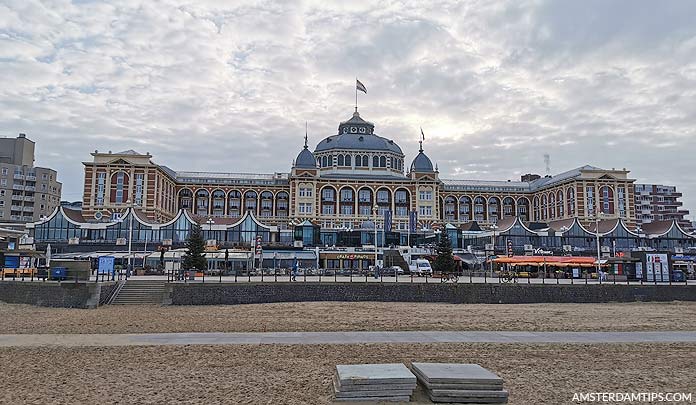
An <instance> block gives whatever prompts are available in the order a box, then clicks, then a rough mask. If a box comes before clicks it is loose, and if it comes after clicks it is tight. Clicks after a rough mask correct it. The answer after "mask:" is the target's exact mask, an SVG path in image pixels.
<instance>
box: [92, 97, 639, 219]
mask: <svg viewBox="0 0 696 405" xmlns="http://www.w3.org/2000/svg"><path fill="white" fill-rule="evenodd" d="M92 156H93V160H92V161H89V162H84V167H85V179H84V197H83V201H82V219H84V220H85V221H89V222H92V221H94V222H105V221H108V220H110V219H112V218H113V217H114V216H118V215H119V213H123V212H125V211H126V209H127V207H128V206H129V201H130V202H131V203H132V204H134V205H135V206H136V207H137V208H138V209H139V211H140V215H141V216H142V217H143V219H146V220H148V221H151V222H154V223H157V222H159V223H162V222H166V221H169V220H171V219H173V218H174V217H175V216H176V215H177V213H178V212H179V210H182V209H184V210H187V211H188V212H189V213H191V214H193V217H199V218H201V219H202V220H201V221H200V222H202V223H205V222H206V221H210V220H209V218H213V220H212V221H210V222H211V223H212V222H213V221H214V222H215V223H216V224H221V223H225V222H227V223H233V222H234V221H237V220H238V219H239V218H241V217H243V216H244V215H245V213H246V212H248V211H249V212H251V213H253V214H254V216H255V217H256V218H257V219H258V221H260V222H262V223H263V224H265V225H268V226H272V227H275V228H276V229H287V228H288V227H289V226H291V224H292V223H295V224H297V223H302V222H304V221H306V220H308V221H310V222H311V223H313V224H316V225H319V226H320V227H321V229H322V230H324V229H361V228H363V225H364V224H365V223H367V222H368V221H373V220H374V218H378V221H381V220H382V218H384V213H385V211H389V212H390V213H391V217H392V224H393V225H392V229H393V230H394V231H398V232H404V233H405V232H407V230H408V228H409V215H410V214H409V213H410V212H412V211H415V212H416V213H417V228H418V229H419V230H432V229H437V228H438V227H444V226H446V225H448V224H449V226H455V227H457V228H461V227H466V225H467V224H469V223H472V222H474V221H475V222H476V223H477V224H478V225H480V226H481V227H482V228H484V229H486V228H491V227H492V226H493V225H494V224H496V223H497V222H498V221H501V220H503V219H505V218H506V217H507V218H510V217H515V216H516V217H518V218H519V219H520V220H521V221H522V222H524V223H534V222H542V223H547V222H552V221H556V220H563V219H571V218H578V221H579V222H580V223H581V224H584V225H589V224H590V223H592V222H593V221H594V218H595V216H596V215H598V214H600V215H601V216H602V218H603V219H605V220H606V219H621V220H622V221H623V222H624V224H625V225H626V226H627V227H633V226H635V225H636V212H635V201H636V199H635V198H634V184H633V183H634V179H631V178H630V177H629V176H628V173H629V172H628V171H627V170H625V169H622V170H614V169H611V170H607V169H601V168H597V167H593V166H583V167H579V168H576V169H573V170H570V171H567V172H564V173H561V174H558V175H555V176H545V177H540V176H537V175H525V176H522V178H521V179H520V181H481V180H464V179H443V178H440V175H439V172H438V169H437V167H435V166H433V163H432V161H431V160H430V158H429V157H428V156H427V154H426V152H425V151H424V150H423V145H422V142H421V147H420V151H419V153H418V155H416V156H415V158H414V159H413V160H411V161H408V160H407V158H406V156H405V155H404V153H403V152H402V150H401V148H400V147H399V145H398V144H397V143H396V142H394V141H393V140H391V139H389V138H386V137H382V136H379V135H377V133H376V132H375V125H374V124H373V123H371V122H369V121H366V120H364V119H363V118H362V117H361V116H360V114H359V113H358V112H357V109H356V112H355V113H353V116H352V117H350V119H348V120H347V121H344V122H341V123H340V124H339V125H338V130H337V132H336V134H334V135H330V136H327V137H326V138H324V139H322V140H321V141H320V142H319V143H318V144H317V145H316V147H315V148H314V150H311V149H310V148H309V145H308V144H307V139H306V137H305V145H304V147H303V148H301V150H300V152H299V154H298V155H297V158H296V159H295V160H294V161H293V162H292V164H291V170H290V172H289V173H270V174H245V173H217V172H189V171H176V170H172V169H170V168H169V167H167V166H164V165H162V164H158V163H155V161H154V160H153V156H152V155H150V154H148V153H146V154H141V153H137V152H135V151H132V150H128V151H124V152H119V153H111V152H108V153H103V152H98V151H95V152H94V153H93V154H92ZM288 163H290V162H288ZM375 208H376V211H377V212H375ZM375 214H376V215H375Z"/></svg>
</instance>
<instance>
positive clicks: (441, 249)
mask: <svg viewBox="0 0 696 405" xmlns="http://www.w3.org/2000/svg"><path fill="white" fill-rule="evenodd" d="M435 251H436V252H437V257H436V258H435V263H434V265H433V270H435V271H437V272H440V273H450V272H452V271H454V266H455V263H454V257H453V256H452V240H451V239H450V237H449V235H447V232H442V233H441V234H440V241H439V242H438V243H437V246H436V247H435Z"/></svg>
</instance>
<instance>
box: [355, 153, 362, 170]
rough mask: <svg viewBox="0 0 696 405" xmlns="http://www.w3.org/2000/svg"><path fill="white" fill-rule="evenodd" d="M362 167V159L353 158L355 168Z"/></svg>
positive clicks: (357, 156)
mask: <svg viewBox="0 0 696 405" xmlns="http://www.w3.org/2000/svg"><path fill="white" fill-rule="evenodd" d="M361 166H362V158H361V157H360V155H356V156H355V167H361Z"/></svg>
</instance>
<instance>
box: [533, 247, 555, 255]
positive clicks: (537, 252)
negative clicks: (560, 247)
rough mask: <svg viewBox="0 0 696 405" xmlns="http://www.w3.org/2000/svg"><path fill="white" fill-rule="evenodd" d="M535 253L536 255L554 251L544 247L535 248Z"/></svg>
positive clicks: (548, 253)
mask: <svg viewBox="0 0 696 405" xmlns="http://www.w3.org/2000/svg"><path fill="white" fill-rule="evenodd" d="M534 254H535V255H542V256H543V255H552V254H553V252H552V251H550V250H544V249H542V248H538V249H534Z"/></svg>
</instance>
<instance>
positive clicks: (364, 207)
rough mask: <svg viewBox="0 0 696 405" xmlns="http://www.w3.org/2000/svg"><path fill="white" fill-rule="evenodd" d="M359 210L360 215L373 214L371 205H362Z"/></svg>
mask: <svg viewBox="0 0 696 405" xmlns="http://www.w3.org/2000/svg"><path fill="white" fill-rule="evenodd" d="M331 208H333V207H331ZM358 209H359V210H360V215H371V214H372V207H370V206H369V205H361V206H360V207H358Z"/></svg>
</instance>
